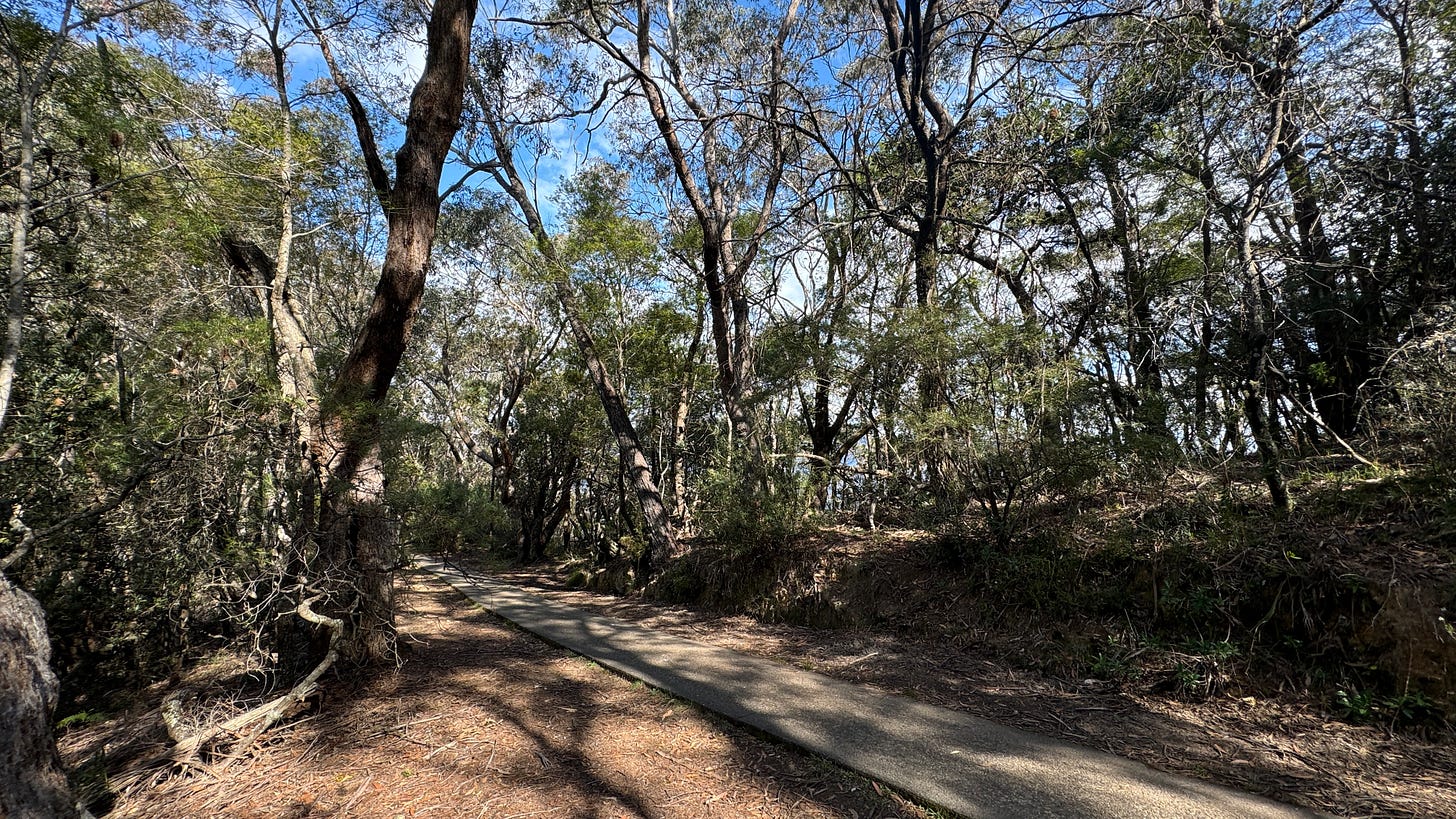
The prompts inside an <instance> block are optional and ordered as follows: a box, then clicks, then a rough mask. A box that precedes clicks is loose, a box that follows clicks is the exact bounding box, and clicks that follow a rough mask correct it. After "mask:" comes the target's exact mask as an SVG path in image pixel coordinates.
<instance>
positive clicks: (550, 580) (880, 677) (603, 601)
mask: <svg viewBox="0 0 1456 819" xmlns="http://www.w3.org/2000/svg"><path fill="white" fill-rule="evenodd" d="M494 576H495V577H497V578H498V579H501V580H505V581H507V582H512V583H515V584H517V585H521V586H525V587H528V588H531V589H533V590H534V591H537V592H540V593H542V594H545V595H546V596H548V597H551V598H553V599H555V600H558V601H561V602H564V603H568V604H570V605H574V606H578V607H580V608H583V609H589V610H591V611H595V612H598V613H601V614H606V615H610V616H613V617H618V618H621V619H624V620H630V621H634V622H638V623H641V624H643V625H648V626H651V627H654V628H659V629H661V630H663V631H666V632H670V633H673V634H677V635H680V636H683V637H688V638H690V639H695V640H700V641H702V642H706V643H712V644H715V645H721V646H725V647H727V648H732V649H736V650H739V651H744V652H747V653H751V654H758V655H761V656H765V657H773V658H777V659H780V660H783V661H785V662H790V663H793V664H795V665H797V666H800V667H802V668H807V669H811V670H814V671H818V672H820V673H823V674H827V675H829V676H832V677H837V678H840V679H844V680H850V681H854V682H861V683H866V684H871V685H876V686H879V687H881V688H884V689H886V690H889V691H895V692H899V693H903V694H907V695H909V696H913V697H915V698H917V699H921V700H924V701H927V702H932V703H935V704H937V705H942V706H946V707H950V708H958V709H961V710H964V711H967V712H970V713H973V714H976V715H978V716H982V717H986V718H988V719H992V720H995V721H997V722H1001V723H1003V724H1006V725H1013V726H1016V727H1018V728H1023V729H1026V730H1029V731H1034V732H1036V733H1040V734H1044V735H1047V736H1055V737H1061V738H1064V739H1068V740H1071V741H1073V742H1077V743H1079V744H1082V745H1086V746H1089V747H1093V748H1101V749H1104V750H1107V751H1110V752H1112V753H1115V754H1118V755H1120V756H1124V757H1129V758H1132V759H1136V760H1139V761H1141V762H1144V763H1146V764H1148V765H1151V766H1153V767H1155V768H1160V769H1162V770H1167V771H1174V772H1177V773H1183V774H1187V775H1190V776H1196V777H1199V778H1203V779H1209V780H1213V781H1215V782H1219V783H1222V784H1225V785H1230V786H1233V787H1236V788H1240V789H1243V790H1246V791H1251V792H1255V793H1260V794H1265V795H1267V796H1271V797H1273V798H1275V799H1278V800H1280V801H1284V802H1289V803H1293V804H1298V805H1303V806H1306V807H1309V808H1314V809H1316V810H1319V811H1322V812H1326V813H1330V814H1334V815H1338V816H1349V817H1431V818H1434V817H1453V818H1456V735H1453V734H1452V732H1451V731H1450V730H1447V731H1446V732H1444V733H1442V734H1439V735H1435V736H1430V737H1422V736H1419V735H1417V734H1414V733H1411V732H1396V731H1391V730H1388V729H1387V728H1384V727H1381V726H1370V725H1366V726H1357V725H1351V724H1348V723H1344V722H1339V721H1336V720H1334V719H1332V718H1330V717H1329V716H1328V715H1327V714H1323V713H1320V712H1318V711H1316V710H1313V709H1311V708H1310V707H1308V706H1307V705H1305V704H1302V703H1301V702H1300V701H1299V700H1298V698H1297V697H1295V696H1292V695H1291V696H1290V697H1289V698H1288V699H1287V700H1271V699H1257V698H1253V697H1240V696H1236V695H1223V696H1216V697H1213V698H1210V699H1208V700H1206V701H1203V702H1189V701H1184V700H1179V699H1176V698H1173V697H1170V696H1166V695H1163V694H1160V693H1159V692H1157V691H1155V690H1146V689H1140V688H1138V687H1136V686H1132V685H1122V684H1118V683H1113V682H1105V681H1098V680H1067V679H1057V678H1053V677H1049V676H1046V675H1044V674H1040V673H1036V672H1032V671H1024V670H1016V669H1013V668H1009V667H1008V666H1007V664H1006V663H1005V662H1004V658H1001V657H998V656H995V655H994V653H993V652H990V651H988V650H987V649H986V648H984V647H982V646H979V645H978V644H977V643H976V642H975V641H974V640H970V641H966V642H964V643H961V642H957V641H947V640H938V641H929V640H915V639H906V638H903V637H900V636H897V635H895V634H890V633H884V632H876V631H871V630H866V629H853V630H849V629H846V630H837V629H812V628H804V627H799V626H790V625H781V624H766V623H762V622H759V621H757V620H755V619H753V618H750V617H746V616H742V615H723V614H714V613H710V612H703V611H695V610H692V609H688V608H683V607H677V606H665V605H662V604H658V603H649V602H645V601H643V600H641V599H640V598H635V597H631V598H620V597H615V596H611V595H603V594H597V593H593V592H587V591H574V590H569V589H567V588H566V587H565V586H564V585H563V583H562V581H561V577H560V576H559V575H558V574H557V573H555V572H553V571H550V570H531V569H527V570H516V571H506V572H497V573H495V575H494Z"/></svg>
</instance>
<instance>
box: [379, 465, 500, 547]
mask: <svg viewBox="0 0 1456 819" xmlns="http://www.w3.org/2000/svg"><path fill="white" fill-rule="evenodd" d="M392 502H393V504H394V507H395V508H396V509H397V510H399V513H400V516H401V517H402V518H403V520H404V524H405V529H404V532H403V535H404V540H405V541H406V542H408V543H410V544H412V545H413V546H414V548H415V549H416V550H417V551H422V552H429V553H433V554H442V555H458V554H461V553H463V552H468V551H472V550H479V549H490V548H492V547H499V548H509V546H510V545H511V544H512V543H514V542H515V538H516V523H515V521H514V520H513V519H512V518H511V516H510V514H509V513H508V512H507V511H506V509H505V507H503V506H501V504H500V503H499V502H498V501H496V500H495V499H494V498H492V497H491V496H490V493H489V492H488V491H487V490H486V489H484V488H482V487H480V486H475V485H472V484H468V483H464V482H461V481H445V482H442V483H438V484H435V483H424V484H420V485H418V486H416V487H413V488H411V489H406V490H402V491H400V492H399V493H398V494H396V495H395V497H394V498H393V499H392Z"/></svg>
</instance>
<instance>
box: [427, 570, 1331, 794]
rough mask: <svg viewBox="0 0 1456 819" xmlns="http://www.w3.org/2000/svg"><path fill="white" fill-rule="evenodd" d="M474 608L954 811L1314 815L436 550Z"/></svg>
mask: <svg viewBox="0 0 1456 819" xmlns="http://www.w3.org/2000/svg"><path fill="white" fill-rule="evenodd" d="M417 565H418V566H419V567H420V568H422V569H424V570H426V571H429V572H431V573H432V574H434V575H436V576H438V577H439V578H441V579H442V580H444V581H445V582H447V583H449V584H450V585H451V586H453V587H454V588H455V589H456V590H458V591H460V592H461V593H462V594H465V595H466V596H467V597H469V598H470V599H471V600H473V601H475V602H476V603H478V604H480V605H481V606H482V607H484V608H485V609H486V610H488V611H490V612H492V613H494V614H496V615H498V616H500V617H502V618H504V619H506V620H508V621H510V622H512V623H514V624H515V625H517V626H518V627H520V628H522V629H524V630H526V631H529V632H531V633H534V634H536V635H538V636H540V637H542V638H544V639H546V640H548V641H550V642H553V643H556V644H558V645H560V646H563V647H565V648H567V649H570V650H571V651H574V652H576V653H578V654H581V655H583V656H585V657H589V658H591V659H593V660H595V661H597V662H599V663H601V664H602V665H604V666H607V667H609V668H611V669H613V670H615V671H617V672H619V673H621V674H624V675H627V676H629V677H632V678H635V679H639V680H642V681H643V682H645V683H647V684H649V685H652V686H654V687H656V688H659V689H661V690H663V691H666V692H668V693H670V694H672V695H674V696H677V697H680V698H682V699H685V700H689V701H692V702H695V703H698V704H699V705H701V706H703V707H704V708H707V709H709V710H711V711H714V712H717V713H719V714H722V715H723V716H725V717H728V718H729V719H731V720H734V721H736V722H739V723H742V724H744V725H748V726H751V727H753V728H757V729H759V730H761V731H764V732H766V733H768V734H770V735H772V736H775V737H777V738H779V739H781V740H783V741H785V742H788V743H791V744H793V745H796V746H799V747H801V748H804V749H806V750H808V751H811V752H813V753H816V754H819V755H821V756H824V757H827V758H829V759H832V760H834V761H835V762H838V763H840V764H841V765H844V766H845V767H847V768H850V769H851V770H854V771H856V772H858V773H861V774H863V775H865V776H867V777H870V778H871V779H874V780H877V781H880V782H884V783H885V784H887V785H890V786H891V787H894V788H896V789H898V790H900V791H902V792H904V793H906V794H908V795H910V796H911V797H913V798H915V799H917V800H920V801H922V802H924V803H926V804H929V805H932V806H935V807H938V808H943V809H946V810H949V811H953V812H955V813H957V814H959V815H962V816H967V817H998V819H1011V818H1012V817H1069V818H1070V817H1108V818H1109V819H1112V817H1117V818H1118V819H1124V818H1128V819H1131V817H1148V818H1149V819H1153V818H1155V817H1170V819H1194V818H1195V817H1198V818H1200V819H1202V818H1203V817H1207V819H1214V818H1215V817H1229V818H1230V819H1233V818H1234V817H1239V818H1240V819H1259V818H1262V817H1271V818H1272V817H1310V816H1315V815H1316V814H1313V813H1310V812H1308V811H1304V810H1302V809H1299V808H1295V807H1291V806H1288V805H1282V804H1279V803H1277V802H1273V801H1270V800H1267V799H1264V798H1262V797H1258V796H1253V795H1250V794H1245V793H1241V792H1239V791H1235V790H1230V789H1227V788H1223V787H1220V786H1217V785H1213V784H1210V783H1206V782H1202V781H1199V780H1195V779H1190V778H1187V777H1181V776H1177V775H1174V774H1168V773H1163V772H1159V771H1155V770H1153V769H1151V768H1149V767H1147V766H1145V765H1142V764H1141V763H1138V762H1133V761H1131V760H1126V759H1122V758H1121V757H1117V756H1113V755H1111V754H1108V753H1105V752H1102V751H1094V750H1090V749H1087V748H1082V747H1080V746H1076V745H1072V744H1069V743H1065V742H1062V741H1060V740H1054V739H1050V738H1047V737H1042V736H1037V735H1035V734H1031V733H1027V732H1025V731H1020V730H1017V729H1014V728H1008V727H1006V726H1002V725H998V724H996V723H993V722H989V721H987V720H983V719H980V718H977V717H974V716H971V715H968V714H964V713H960V712H957V711H952V710H949V709H945V708H940V707H937V706H933V705H928V704H925V703H920V702H916V701H914V700H911V699H908V698H905V697H901V696H897V695H893V694H887V693H884V692H881V691H878V690H875V689H873V688H870V687H867V686H863V685H855V684H852V683H846V682H841V681H838V680H833V679H830V678H828V677H825V676H822V675H820V674H816V673H813V672H810V671H804V670H801V669H797V668H793V667H791V666H788V665H784V664H782V663H778V662H774V661H771V660H766V659H763V658H759V657H751V656H748V655H745V654H741V653H739V652H735V651H731V650H729V649H725V648H720V647H716V646H708V645H704V644H702V643H697V642H694V641H691V640H686V639H683V638H680V637H676V636H672V635H668V634H663V633H661V632H657V631H653V630H651V629H646V628H642V627H641V626H637V625H633V624H630V623H626V622H622V621H620V620H615V619H612V618H608V617H602V616H600V615H596V614H591V613H588V612H584V611H582V610H580V609H575V608H572V607H570V606H566V605H562V604H560V603H556V602H553V601H550V600H547V599H545V598H543V597H541V596H539V595H536V594H532V593H530V592H527V591H524V590H522V589H519V588H516V587H514V586H509V585H506V584H503V583H498V582H495V581H492V580H489V579H486V578H484V577H482V576H479V575H474V574H466V573H464V572H462V571H461V570H459V569H457V568H454V567H451V566H447V565H445V564H443V563H441V562H439V561H435V560H427V559H420V560H417Z"/></svg>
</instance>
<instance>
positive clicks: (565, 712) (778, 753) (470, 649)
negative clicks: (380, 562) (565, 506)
mask: <svg viewBox="0 0 1456 819" xmlns="http://www.w3.org/2000/svg"><path fill="white" fill-rule="evenodd" d="M399 625H400V630H401V634H402V645H403V646H404V647H405V650H404V652H403V653H404V661H403V662H402V663H401V665H400V666H399V668H398V669H395V670H391V671H389V672H387V673H382V674H377V675H374V676H372V677H370V678H368V679H365V680H363V681H360V682H356V683H349V682H340V681H335V682H333V683H331V684H329V685H328V686H326V689H325V690H326V691H327V695H326V698H325V699H324V700H323V701H322V702H321V703H319V704H318V706H317V707H316V708H315V709H314V710H313V712H312V713H311V714H309V715H307V716H305V717H303V718H301V719H298V720H296V721H294V722H293V723H291V724H286V725H283V726H280V727H278V728H276V729H274V730H273V731H271V732H269V733H268V734H267V735H265V737H264V738H263V739H262V740H261V741H259V742H258V743H257V744H255V745H253V746H252V747H251V748H249V749H248V750H247V751H246V753H244V754H242V755H240V756H239V757H238V758H236V759H229V758H221V759H211V760H208V761H207V762H206V763H198V764H197V765H195V766H193V767H190V768H186V769H181V770H179V769H178V768H176V767H175V766H172V765H167V764H158V762H157V761H156V760H158V759H159V757H161V756H163V755H165V753H166V751H167V749H168V747H169V742H168V739H167V735H166V730H165V728H164V727H163V725H162V721H161V717H160V713H159V709H158V706H159V705H160V701H161V698H162V696H163V695H164V694H165V693H166V692H165V691H163V690H161V689H160V688H157V689H155V690H153V691H151V692H149V694H150V699H149V701H147V702H144V703H143V704H142V705H141V706H140V707H139V708H137V709H136V710H134V712H133V713H131V714H129V715H126V716H122V717H119V718H116V719H113V720H111V721H110V722H107V723H105V724H102V725H95V726H91V727H87V728H82V729H74V730H72V731H70V732H69V733H68V734H67V735H65V736H64V737H63V738H62V740H61V746H62V752H63V755H64V756H65V758H66V761H67V763H68V764H69V765H70V767H72V768H73V769H79V771H80V773H81V778H82V779H83V781H84V782H86V783H87V787H89V788H90V790H91V791H92V792H93V793H97V792H100V791H102V790H105V791H107V792H109V794H110V796H109V797H108V798H107V799H105V800H103V802H102V804H99V805H97V806H96V807H94V808H93V810H98V809H100V808H105V809H109V810H108V812H107V813H106V814H105V815H106V816H109V817H157V819H164V818H165V819H192V818H193V817H195V818H196V819H211V818H212V817H229V818H230V819H264V817H269V818H270V819H271V818H272V817H285V818H286V819H302V818H303V817H380V818H381V819H385V818H387V819H393V817H415V816H436V817H441V818H442V819H445V818H446V817H464V818H465V819H524V817H551V816H556V817H581V819H617V817H749V816H752V817H782V818H783V819H791V818H795V819H796V818H797V817H807V818H808V819H814V818H815V817H819V818H820V819H831V818H832V819H840V818H841V817H853V818H854V819H888V818H889V817H905V818H906V819H925V818H926V817H927V815H928V814H926V812H924V811H922V810H921V809H920V808H918V807H916V806H914V805H912V804H909V803H907V802H905V801H903V800H901V799H900V798H899V797H898V796H897V795H895V794H894V793H892V792H890V791H889V790H888V789H885V788H882V787H881V786H879V785H877V784H876V783H872V782H869V781H867V780H865V779H863V778H860V777H856V776H853V775H851V774H848V773H845V772H843V771H842V770H840V769H838V768H836V767H834V766H833V765H830V764H828V763H825V762H823V761H821V760H818V759H817V758H814V757H811V756H809V755H806V754H804V753H801V752H799V751H797V750H795V749H792V748H788V747H785V746H783V745H781V744H777V743H775V742H772V741H769V740H767V739H764V738H761V737H759V736H756V735H753V734H750V733H748V732H746V731H744V730H741V729H739V728H736V727H734V726H731V725H727V724H725V723H724V722H722V721H721V720H718V719H716V718H714V717H711V716H709V715H706V714H704V713H702V712H700V711H699V710H698V709H696V708H695V707H694V706H692V705H689V704H687V703H685V702H682V701H678V700H675V699H672V698H670V697H667V696H666V695H663V694H661V693H659V692H657V691H654V690H651V689H648V688H645V687H644V686H642V684H641V683H633V682H629V681H628V680H626V679H624V678H622V677H620V676H617V675H615V674H613V673H611V672H609V671H607V670H605V669H603V668H601V667H600V666H597V665H596V664H594V663H591V662H588V661H586V660H584V659H582V658H580V657H577V656H575V655H572V654H570V653H569V652H567V651H564V650H562V649H559V648H556V647H553V646H550V645H547V644H545V643H543V642H541V641H540V640H538V639H536V638H535V637H533V636H531V635H529V634H526V633H524V632H521V631H519V630H517V629H514V628H513V627H510V626H508V625H506V624H504V623H503V622H502V621H500V620H498V619H497V618H495V617H494V616H492V615H489V614H487V613H485V612H484V611H482V610H481V609H480V608H479V607H477V606H475V605H473V604H471V603H470V602H469V601H467V600H466V599H465V598H463V597H461V596H460V595H458V594H457V593H455V592H454V591H453V590H451V589H449V588H448V587H446V586H444V585H443V584H441V583H439V582H437V581H434V580H430V579H426V578H424V577H422V576H419V575H412V576H410V577H409V579H408V586H407V589H406V590H405V592H404V593H403V594H402V595H401V615H400V621H399ZM236 671H237V669H236V668H229V667H227V665H226V664H225V663H217V664H214V665H213V666H211V667H208V668H205V669H203V670H202V671H201V673H200V675H197V676H194V678H193V679H190V680H188V681H186V684H188V685H192V686H197V687H199V688H206V689H208V690H210V691H213V692H216V693H219V694H222V695H223V696H222V697H221V698H220V700H221V701H223V702H226V703H228V704H229V705H231V707H232V708H234V709H239V710H240V709H242V708H245V707H247V706H248V705H250V704H252V702H251V699H250V696H251V695H243V696H240V695H239V694H238V692H240V691H245V688H246V686H245V681H246V676H245V675H238V674H236V673H235V672H236ZM256 693H257V698H261V697H262V696H263V695H262V693H261V692H256ZM103 772H104V773H103ZM107 802H109V804H106V803H107ZM98 812H99V811H98Z"/></svg>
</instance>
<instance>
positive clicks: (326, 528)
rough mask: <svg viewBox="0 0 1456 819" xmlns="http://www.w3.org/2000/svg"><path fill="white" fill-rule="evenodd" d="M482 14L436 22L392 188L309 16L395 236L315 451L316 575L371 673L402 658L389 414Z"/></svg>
mask: <svg viewBox="0 0 1456 819" xmlns="http://www.w3.org/2000/svg"><path fill="white" fill-rule="evenodd" d="M476 6H477V2H476V0H438V1H437V2H436V3H435V4H434V5H433V7H432V8H431V10H430V16H429V22H428V24H427V26H426V31H425V47H426V53H425V65H424V70H423V72H422V73H421V75H420V78H419V81H418V82H416V83H415V87H414V92H413V93H412V94H411V96H410V106H409V114H408V116H407V118H406V120H405V129H404V139H403V141H402V143H401V144H400V147H399V149H398V151H397V152H396V153H395V173H394V177H393V178H392V179H391V177H390V175H389V172H388V171H387V170H386V168H385V166H384V160H383V158H382V156H381V154H380V150H379V146H378V144H377V142H376V140H375V136H374V127H373V125H372V123H371V122H370V120H369V114H368V112H367V110H366V109H365V107H364V103H363V101H362V100H361V99H360V98H359V95H358V94H357V93H356V92H355V90H354V86H353V84H352V82H351V81H350V80H349V78H348V76H347V75H346V74H345V73H344V71H343V70H342V68H341V67H340V65H339V62H338V61H337V60H336V59H335V58H334V55H333V51H332V49H331V47H330V40H329V37H328V35H327V34H326V30H327V29H326V27H325V26H324V25H322V24H321V23H320V22H319V20H318V19H317V18H316V17H315V16H314V15H313V14H312V13H310V12H309V11H308V10H307V9H304V8H302V7H299V11H300V13H302V14H303V15H304V16H305V18H306V19H307V20H308V21H309V27H310V28H311V29H312V30H313V32H314V34H315V36H316V37H317V38H318V41H319V43H320V46H321V48H322V52H323V55H324V58H325V60H326V61H327V63H328V66H329V70H330V73H331V74H332V76H333V79H334V83H335V85H336V86H337V87H338V89H339V91H340V93H342V94H343V96H344V99H345V101H346V103H347V104H348V107H349V114H350V117H351V118H352V120H353V122H354V128H355V132H356V134H357V135H358V138H359V148H360V151H361V153H362V154H363V159H364V165H365V173H366V174H367V175H368V178H369V181H370V184H371V185H372V186H373V188H374V192H375V195H376V197H377V198H378V201H379V204H380V207H381V209H382V210H383V212H384V218H385V220H386V222H387V224H388V226H389V234H388V242H387V245H386V247H385V252H384V261H383V264H382V266H381V269H380V274H379V283H378V285H377V286H376V287H375V289H374V300H373V303H372V304H371V305H370V308H369V313H368V315H367V316H366V317H365V319H364V322H363V326H362V327H361V328H360V330H359V333H358V335H357V336H356V337H355V339H354V343H353V345H352V347H351V348H350V351H349V355H348V357H347V358H345V360H344V362H343V364H342V365H341V366H340V367H339V371H338V373H337V374H336V375H335V376H334V381H333V384H332V385H331V387H330V388H329V391H328V396H327V399H326V400H325V401H324V402H323V404H322V406H321V408H320V418H319V422H318V428H317V432H316V434H315V436H314V439H313V440H312V441H310V448H311V450H312V454H313V457H314V458H315V459H316V462H317V463H318V465H319V469H320V473H321V483H322V487H323V489H322V495H321V498H320V501H321V502H320V506H319V514H320V519H319V523H318V530H319V539H320V541H319V564H318V565H316V566H315V567H314V573H315V574H316V575H318V576H319V577H320V578H321V579H326V580H327V582H328V584H329V588H330V590H331V591H333V592H334V593H335V594H336V595H338V596H339V597H342V598H345V599H346V600H347V603H346V602H345V600H336V601H335V605H336V606H340V607H342V608H343V609H344V610H346V611H348V612H350V620H349V629H348V637H347V639H346V641H345V646H346V652H345V653H346V654H347V655H349V656H352V657H353V658H355V659H357V660H359V661H363V662H370V661H382V660H386V659H389V658H392V657H393V656H394V572H395V570H396V569H397V567H398V563H399V549H398V532H397V530H396V528H395V526H394V523H393V522H392V520H391V519H390V517H389V514H388V512H387V510H386V509H385V500H384V488H385V475H384V462H383V457H382V453H381V448H380V447H381V443H382V440H381V436H382V434H383V431H382V424H383V422H384V409H385V407H384V404H385V399H386V397H387V395H388V392H389V386H390V383H391V381H392V380H393V379H394V374H395V371H396V370H397V369H398V368H399V363H400V359H401V358H402V357H403V356H404V352H405V347H406V345H407V344H408V342H409V337H410V328H411V326H412V324H413V323H414V319H415V316H416V314H417V312H418V310H419V306H420V299H421V297H422V296H423V294H424V288H425V278H426V274H427V273H428V271H429V265H430V251H431V248H432V245H433V243H434V238H435V228H436V224H437V222H438V219H439V215H440V175H441V172H442V170H443V168H444V166H445V162H446V161H447V159H448V158H449V154H450V146H451V143H452V142H454V139H455V134H456V132H457V131H458V130H459V128H460V117H461V112H462V110H463V107H464V98H465V88H466V83H467V81H468V79H469V70H470V43H471V28H472V27H473V25H474V22H475V12H476Z"/></svg>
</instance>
